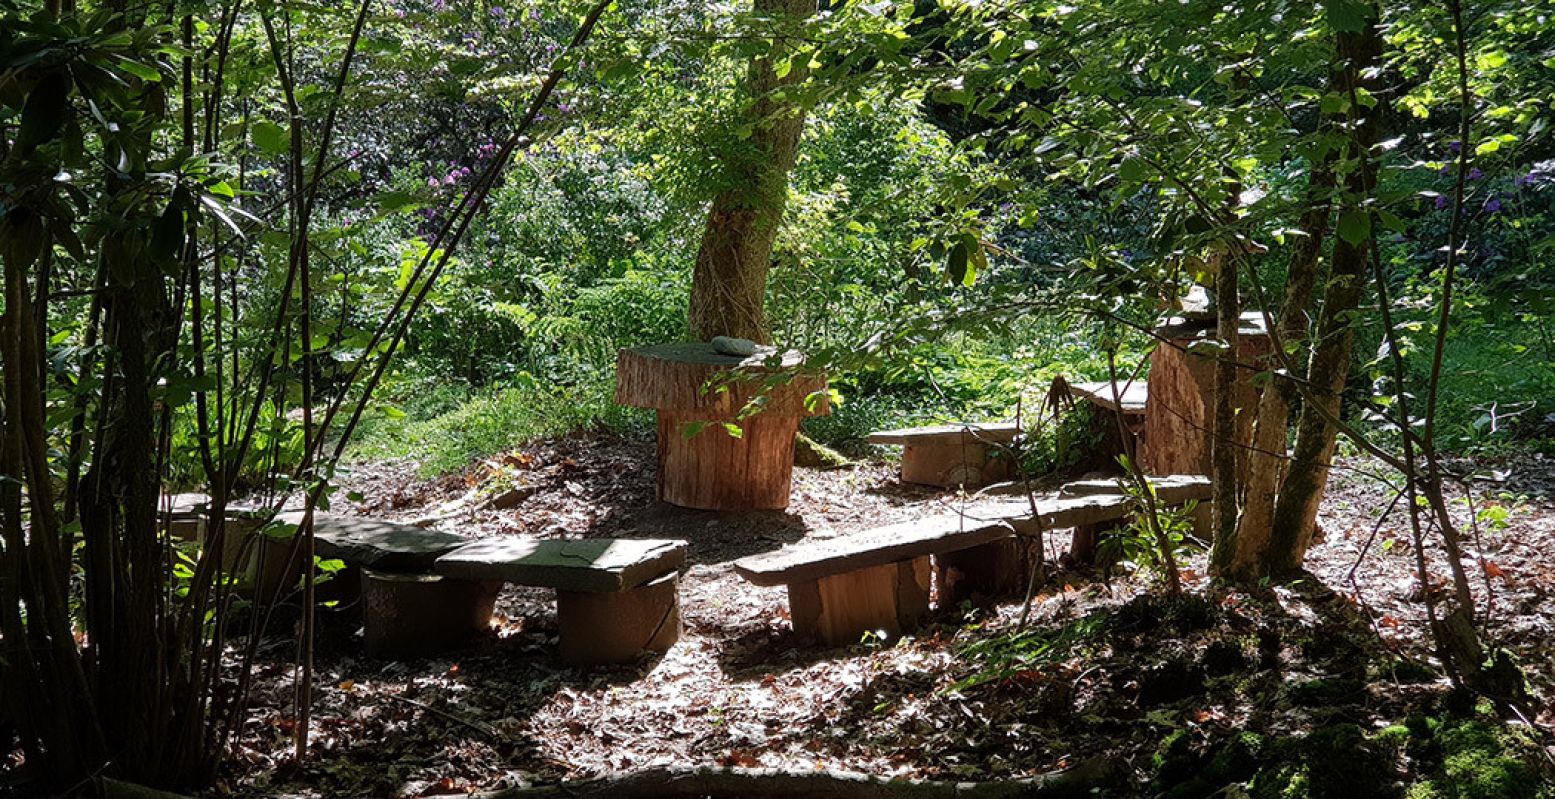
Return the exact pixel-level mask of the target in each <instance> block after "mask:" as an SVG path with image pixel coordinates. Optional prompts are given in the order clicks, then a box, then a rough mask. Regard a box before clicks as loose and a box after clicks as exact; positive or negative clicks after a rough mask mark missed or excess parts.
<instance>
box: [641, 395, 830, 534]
mask: <svg viewBox="0 0 1555 799" xmlns="http://www.w3.org/2000/svg"><path fill="white" fill-rule="evenodd" d="M658 415H659V479H658V497H659V499H661V500H663V501H665V502H668V503H670V504H671V505H678V506H680V507H682V508H696V509H698V510H782V509H783V508H786V507H788V494H789V489H790V487H791V486H792V484H793V474H794V437H795V435H796V434H797V433H798V432H799V417H797V416H769V415H768V414H765V413H760V414H757V415H755V416H752V417H750V418H749V419H746V420H745V421H744V422H741V423H740V428H741V429H740V436H739V437H738V438H736V437H734V436H733V435H730V434H729V432H728V431H726V430H725V429H724V428H723V426H722V425H721V424H719V423H716V422H708V421H707V420H703V419H699V418H697V414H696V413H695V412H692V413H689V414H688V413H685V412H681V411H673V410H660V411H659V412H658ZM687 425H705V427H704V428H703V429H702V430H701V431H700V432H697V433H695V434H694V435H689V436H688V433H690V432H691V431H694V430H695V427H690V428H688V427H687Z"/></svg>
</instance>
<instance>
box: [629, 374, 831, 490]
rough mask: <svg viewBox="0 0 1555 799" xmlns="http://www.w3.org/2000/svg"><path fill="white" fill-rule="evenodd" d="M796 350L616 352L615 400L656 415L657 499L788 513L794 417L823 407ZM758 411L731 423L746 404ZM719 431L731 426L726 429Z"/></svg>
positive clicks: (818, 381) (817, 382)
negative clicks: (753, 352)
mask: <svg viewBox="0 0 1555 799" xmlns="http://www.w3.org/2000/svg"><path fill="white" fill-rule="evenodd" d="M803 361H804V359H803V358H802V357H801V356H800V355H799V354H798V353H793V352H789V353H777V352H773V351H768V352H758V353H757V354H756V355H752V356H749V357H741V356H737V355H725V354H723V353H721V352H718V351H717V350H715V349H713V346H712V345H711V344H705V343H688V344H661V345H657V346H652V347H638V348H636V349H627V350H622V351H621V354H620V356H619V358H618V359H617V361H616V402H618V403H620V404H622V405H630V406H635V407H639V408H653V409H654V410H656V411H657V412H658V427H659V448H658V467H659V479H658V497H659V499H660V500H662V501H664V502H668V503H670V504H672V505H679V506H681V507H685V508H696V509H699V510H780V509H782V508H786V507H788V493H789V487H790V483H791V480H792V477H793V469H794V438H795V435H796V434H797V433H798V431H799V420H800V419H801V418H803V417H805V416H809V415H812V414H824V413H827V412H828V411H829V408H828V406H827V403H826V398H825V394H824V393H821V394H819V395H817V392H823V391H824V389H825V388H826V379H825V377H823V376H818V375H814V374H804V373H796V374H794V375H792V376H791V377H790V376H788V375H785V374H784V373H785V372H789V371H796V370H798V369H799V367H800V365H801V364H802V363H803ZM753 400H754V401H756V403H757V404H758V405H759V406H760V408H761V410H760V412H759V413H756V414H755V415H753V416H748V417H746V418H744V419H740V418H739V415H740V412H741V411H742V410H743V409H745V407H746V406H747V404H750V403H751V402H752V401H753ZM726 425H738V428H737V429H731V428H728V427H726Z"/></svg>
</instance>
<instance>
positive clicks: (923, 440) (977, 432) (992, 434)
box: [867, 422, 1020, 488]
mask: <svg viewBox="0 0 1555 799" xmlns="http://www.w3.org/2000/svg"><path fill="white" fill-rule="evenodd" d="M1019 434H1020V427H1019V426H1018V425H1016V424H1014V423H1013V422H964V423H960V424H943V425H932V426H929V427H908V428H903V429H900V430H880V431H877V432H874V433H870V434H869V437H868V439H867V440H868V441H869V443H871V444H882V445H887V446H893V445H894V446H901V447H904V450H903V452H902V482H906V483H919V484H922V485H932V486H939V487H941V488H956V487H959V486H965V487H967V488H977V487H979V486H983V485H986V484H988V483H992V482H997V481H999V480H1002V479H1004V477H1005V475H1006V474H1007V473H1008V471H1009V469H1008V465H1007V462H1006V461H1005V460H1004V459H1003V458H990V457H989V456H988V455H989V452H988V447H989V446H990V445H995V446H997V445H999V444H1005V443H1008V442H1009V441H1011V440H1012V439H1014V438H1015V436H1017V435H1019Z"/></svg>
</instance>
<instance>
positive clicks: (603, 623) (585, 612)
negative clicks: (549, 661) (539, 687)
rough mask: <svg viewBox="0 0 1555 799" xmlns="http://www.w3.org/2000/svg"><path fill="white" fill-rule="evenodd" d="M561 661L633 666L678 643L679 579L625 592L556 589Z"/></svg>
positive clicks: (675, 576) (668, 576)
mask: <svg viewBox="0 0 1555 799" xmlns="http://www.w3.org/2000/svg"><path fill="white" fill-rule="evenodd" d="M556 618H557V622H558V623H559V624H560V625H561V642H560V645H561V657H562V660H564V661H566V662H567V663H571V664H573V665H577V666H597V665H610V664H617V663H631V662H633V661H635V660H637V659H638V658H639V657H641V656H642V655H643V654H645V653H649V652H657V653H661V654H662V653H664V652H668V651H669V650H670V647H672V646H674V645H675V642H676V641H679V640H680V575H679V574H678V573H675V572H671V573H669V574H666V575H664V576H663V577H660V578H659V579H657V580H654V581H653V582H650V583H648V584H646V585H642V586H639V587H637V588H628V589H625V590H623V591H610V592H606V593H597V592H592V591H557V592H556Z"/></svg>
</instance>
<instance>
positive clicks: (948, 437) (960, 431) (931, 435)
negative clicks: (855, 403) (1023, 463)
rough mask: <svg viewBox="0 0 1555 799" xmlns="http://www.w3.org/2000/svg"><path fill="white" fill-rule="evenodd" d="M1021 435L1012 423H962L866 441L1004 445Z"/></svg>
mask: <svg viewBox="0 0 1555 799" xmlns="http://www.w3.org/2000/svg"><path fill="white" fill-rule="evenodd" d="M1019 433H1020V426H1019V425H1017V424H1015V423H1014V422H965V423H961V424H937V425H928V426H925V427H904V428H901V429H897V430H878V431H876V432H873V433H870V434H869V437H868V438H867V439H866V440H867V441H868V442H869V443H871V444H884V445H907V444H919V443H928V442H934V441H958V440H962V439H965V440H966V441H968V442H999V443H1003V442H1007V441H1010V440H1011V439H1013V438H1015V436H1016V435H1018V434H1019Z"/></svg>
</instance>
